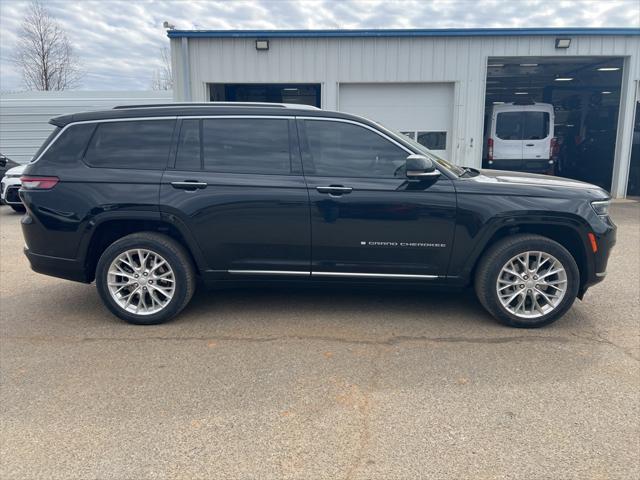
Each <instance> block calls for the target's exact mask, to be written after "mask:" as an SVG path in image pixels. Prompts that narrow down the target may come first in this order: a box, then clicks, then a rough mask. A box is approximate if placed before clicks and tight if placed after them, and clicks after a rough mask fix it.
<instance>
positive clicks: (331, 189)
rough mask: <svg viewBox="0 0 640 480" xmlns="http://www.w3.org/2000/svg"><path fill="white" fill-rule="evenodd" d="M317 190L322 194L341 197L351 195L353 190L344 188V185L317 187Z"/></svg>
mask: <svg viewBox="0 0 640 480" xmlns="http://www.w3.org/2000/svg"><path fill="white" fill-rule="evenodd" d="M316 190H317V191H318V192H320V193H328V194H329V195H334V196H340V195H346V194H347V193H351V192H352V191H353V188H351V187H343V186H342V185H330V186H328V187H316Z"/></svg>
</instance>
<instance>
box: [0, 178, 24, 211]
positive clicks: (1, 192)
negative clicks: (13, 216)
mask: <svg viewBox="0 0 640 480" xmlns="http://www.w3.org/2000/svg"><path fill="white" fill-rule="evenodd" d="M20 187H21V184H20V179H19V178H15V177H4V178H3V179H2V182H1V184H0V199H2V203H6V204H7V205H22V201H21V200H20V195H19V194H18V192H19V190H20Z"/></svg>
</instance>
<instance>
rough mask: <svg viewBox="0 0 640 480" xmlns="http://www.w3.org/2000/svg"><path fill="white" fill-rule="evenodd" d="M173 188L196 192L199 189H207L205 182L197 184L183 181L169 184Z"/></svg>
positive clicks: (194, 181)
mask: <svg viewBox="0 0 640 480" xmlns="http://www.w3.org/2000/svg"><path fill="white" fill-rule="evenodd" d="M171 186H172V187H173V188H179V189H182V190H197V189H199V188H207V182H198V181H196V180H185V181H184V182H171Z"/></svg>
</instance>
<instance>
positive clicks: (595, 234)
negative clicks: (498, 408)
mask: <svg viewBox="0 0 640 480" xmlns="http://www.w3.org/2000/svg"><path fill="white" fill-rule="evenodd" d="M51 123H52V124H53V125H55V126H56V127H57V129H56V131H55V132H54V133H53V134H52V136H51V137H50V138H49V140H47V142H46V143H45V145H44V146H43V148H42V150H41V153H39V154H38V155H37V157H36V158H34V160H33V162H32V163H31V164H30V165H29V167H28V168H27V170H26V171H25V176H24V177H23V178H22V188H21V190H20V195H21V198H22V200H23V202H24V204H25V206H26V208H27V213H26V215H25V216H24V217H23V219H22V228H23V232H24V236H25V239H26V245H27V247H26V248H25V253H26V255H27V257H28V258H29V261H30V263H31V266H32V268H33V270H35V271H37V272H40V273H45V274H48V275H53V276H57V277H62V278H66V279H70V280H76V281H80V282H92V281H93V280H95V281H96V284H97V287H98V292H99V294H100V296H101V297H102V300H103V301H104V303H105V304H106V305H107V307H109V309H110V310H111V311H112V312H113V313H115V314H116V315H118V316H119V317H121V318H123V319H124V320H126V321H128V322H131V323H136V324H153V323H159V322H163V321H166V320H168V319H169V318H171V317H173V316H174V315H176V314H177V313H178V312H180V311H181V310H182V309H183V308H184V307H185V306H186V305H187V303H188V302H189V300H190V298H191V296H192V295H193V292H194V289H195V286H196V281H197V280H198V279H199V280H201V281H202V282H203V283H205V284H206V285H209V286H221V285H229V284H232V285H233V284H238V283H239V282H265V281H266V282H270V283H273V282H276V281H293V282H295V283H297V284H302V283H305V284H327V283H336V282H344V283H359V284H363V283H364V284H378V283H383V282H387V283H388V282H393V283H395V284H399V283H402V284H403V285H407V286H409V285H415V286H418V285H421V286H425V285H428V286H440V287H442V286H447V287H463V286H466V285H469V284H471V283H473V284H474V286H475V289H476V292H477V294H478V297H479V299H480V302H481V303H482V304H483V305H484V307H485V308H486V309H487V310H488V311H489V312H490V313H491V314H492V315H493V316H494V317H496V318H497V319H498V320H499V321H501V322H503V323H505V324H508V325H512V326H517V327H538V326H542V325H545V324H548V323H550V322H552V321H554V320H555V319H557V318H559V317H560V316H561V315H563V314H564V313H565V312H566V311H567V310H568V309H569V308H570V307H571V305H572V303H573V301H574V299H575V297H576V296H578V297H580V298H582V296H583V295H584V293H585V292H586V290H587V288H588V287H589V286H590V285H593V284H594V283H596V282H598V281H600V280H602V279H603V277H604V275H605V270H606V265H607V259H608V256H609V252H610V250H611V247H612V246H613V244H614V243H615V228H616V227H615V225H614V224H613V223H612V221H611V220H610V218H609V216H608V206H609V197H608V194H607V193H606V192H605V191H604V190H602V189H601V188H599V187H596V186H594V185H589V184H585V183H581V182H577V181H573V180H567V179H561V178H550V177H546V176H541V175H531V174H524V173H514V172H500V171H492V170H482V171H479V170H476V169H472V168H461V167H458V166H455V165H452V164H450V163H448V162H446V161H445V160H442V159H440V158H438V157H436V156H435V155H434V154H432V153H431V152H430V151H429V150H427V149H425V148H424V147H423V146H422V145H420V144H418V143H416V142H414V141H413V140H411V139H410V138H407V137H405V136H403V135H401V134H398V133H394V132H392V131H389V130H387V129H385V128H384V127H382V126H380V125H379V124H377V123H374V122H371V121H369V120H366V119H364V118H360V117H356V116H353V115H347V114H344V113H338V112H328V111H322V110H318V109H315V108H304V106H300V105H298V106H292V105H284V104H234V105H229V104H172V105H163V106H127V107H117V108H115V109H113V110H109V111H102V112H90V113H81V114H75V115H65V116H62V117H57V118H54V119H53V120H51Z"/></svg>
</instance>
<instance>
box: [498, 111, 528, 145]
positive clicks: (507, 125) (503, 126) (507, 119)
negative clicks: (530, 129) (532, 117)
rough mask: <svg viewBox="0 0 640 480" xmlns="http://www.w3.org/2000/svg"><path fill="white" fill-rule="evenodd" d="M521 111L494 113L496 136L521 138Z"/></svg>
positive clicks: (508, 138)
mask: <svg viewBox="0 0 640 480" xmlns="http://www.w3.org/2000/svg"><path fill="white" fill-rule="evenodd" d="M522 113H523V112H501V113H498V115H496V137H498V138H499V139H500V140H522V132H523V130H524V117H523V116H522Z"/></svg>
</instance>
